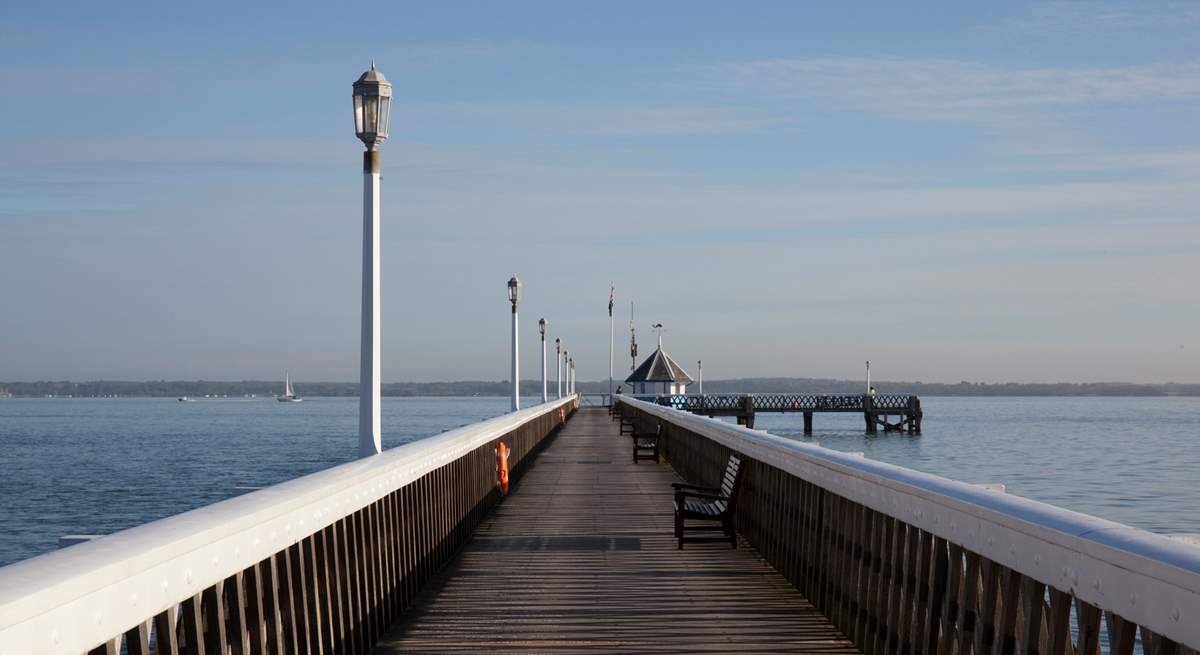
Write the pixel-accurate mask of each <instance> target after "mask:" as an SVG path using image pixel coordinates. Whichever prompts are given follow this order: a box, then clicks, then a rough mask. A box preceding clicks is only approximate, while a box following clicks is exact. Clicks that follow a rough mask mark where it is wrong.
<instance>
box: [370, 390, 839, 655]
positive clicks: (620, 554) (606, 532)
mask: <svg viewBox="0 0 1200 655" xmlns="http://www.w3.org/2000/svg"><path fill="white" fill-rule="evenodd" d="M630 447H631V446H630V440H629V437H628V436H624V437H622V436H618V434H617V424H616V423H614V422H612V421H611V420H610V419H609V418H608V414H607V412H606V411H605V410H604V409H602V408H583V409H581V410H580V411H579V412H577V413H576V414H575V417H574V418H573V419H572V420H571V421H570V422H569V423H568V424H567V427H566V428H565V429H564V430H563V431H562V432H561V433H560V434H559V435H558V436H557V437H555V439H554V441H553V442H552V443H551V444H550V446H549V447H548V448H547V449H546V450H545V451H543V453H542V454H541V455H540V456H539V458H538V460H537V463H536V464H535V465H534V466H533V467H532V468H531V469H530V470H529V472H528V473H527V474H526V476H525V478H524V479H523V480H522V481H521V483H520V484H519V485H516V486H514V488H513V491H512V494H511V495H510V496H509V497H508V498H507V499H506V500H505V501H504V502H503V503H501V505H500V506H499V507H498V509H497V511H496V512H494V513H493V514H492V516H491V517H489V518H488V519H487V520H486V521H485V522H484V523H483V525H481V526H480V528H479V529H478V530H477V531H476V533H475V535H474V536H473V537H472V539H471V540H470V542H469V543H468V544H467V546H466V548H465V549H464V550H463V552H462V553H460V555H459V556H458V557H457V558H456V559H455V560H454V562H453V563H451V564H450V565H449V566H448V567H446V569H444V570H443V571H442V572H441V573H440V574H438V576H437V577H436V578H435V579H434V580H433V581H432V582H431V583H430V585H429V587H428V588H427V589H426V591H425V592H424V593H423V594H422V595H421V596H420V597H419V598H418V600H417V602H416V605H415V607H414V608H413V609H412V610H411V611H410V612H409V613H407V614H406V615H405V618H404V619H403V620H402V621H401V622H400V623H398V624H397V625H396V626H395V627H394V628H393V629H392V630H391V631H390V632H389V633H388V634H387V635H385V636H384V638H383V639H382V640H381V641H380V643H379V644H378V645H377V647H376V649H375V651H374V652H375V653H381V654H382V653H400V652H404V653H452V652H488V653H497V652H503V653H531V652H537V653H549V652H553V653H601V652H637V653H645V652H652V653H698V652H704V653H715V652H728V653H734V652H736V653H838V654H850V653H857V652H858V651H857V650H856V649H855V648H854V646H853V645H852V644H851V643H850V642H849V641H848V640H847V639H846V638H845V637H844V636H842V634H841V633H840V632H838V630H837V629H836V628H834V627H833V626H832V625H831V624H830V623H829V622H828V621H827V620H826V619H825V617H824V616H823V615H821V614H820V613H819V612H817V611H816V610H815V609H813V607H812V605H810V604H809V602H808V601H807V600H806V599H805V598H804V597H803V596H801V595H800V594H799V593H798V592H797V591H796V590H795V588H794V587H792V586H791V585H790V584H788V582H787V581H786V580H784V578H783V577H782V576H780V575H779V574H778V573H777V572H776V571H775V570H774V569H773V568H772V567H771V566H770V565H768V564H767V563H765V562H764V561H763V560H762V559H761V558H760V557H759V556H758V555H757V554H756V553H755V552H754V551H753V550H751V549H750V548H748V547H746V546H745V544H743V545H742V546H740V547H739V548H738V549H737V550H733V549H731V548H729V546H728V545H727V544H718V543H713V544H689V545H688V547H687V549H686V550H683V551H680V550H677V549H676V544H675V540H674V538H673V537H672V519H671V487H670V483H671V482H674V481H677V477H676V476H675V474H674V472H673V471H672V470H671V468H670V467H669V466H667V465H666V464H661V465H656V464H654V463H653V462H650V463H647V462H641V463H639V464H637V465H634V464H633V463H632V461H631V454H630Z"/></svg>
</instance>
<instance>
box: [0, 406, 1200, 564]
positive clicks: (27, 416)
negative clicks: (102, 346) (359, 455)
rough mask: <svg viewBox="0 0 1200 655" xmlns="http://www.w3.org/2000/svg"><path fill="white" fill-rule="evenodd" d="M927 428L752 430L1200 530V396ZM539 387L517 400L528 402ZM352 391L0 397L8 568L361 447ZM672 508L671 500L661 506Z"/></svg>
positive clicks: (1164, 526) (943, 413) (432, 409)
mask: <svg viewBox="0 0 1200 655" xmlns="http://www.w3.org/2000/svg"><path fill="white" fill-rule="evenodd" d="M921 401H922V408H923V409H924V412H925V419H924V422H923V426H922V427H923V432H924V434H923V435H922V436H920V437H910V436H905V435H900V434H895V433H880V434H879V435H877V436H872V437H867V436H864V435H863V419H862V416H861V415H855V414H817V415H816V416H815V417H814V423H815V425H814V428H815V434H814V435H813V436H811V437H805V436H803V435H802V432H803V419H802V417H801V415H800V414H760V415H759V416H758V417H757V418H756V425H755V427H757V428H760V429H767V430H769V431H771V432H774V433H776V434H780V435H784V436H789V437H792V438H795V439H800V440H805V441H815V442H819V443H820V444H821V445H822V446H827V447H829V448H834V449H838V450H845V451H864V452H865V453H866V455H867V457H870V458H874V459H879V460H882V461H886V462H891V463H893V464H899V465H901V466H907V467H910V468H915V469H918V470H921V471H926V472H929V473H935V474H939V475H944V476H947V477H951V478H955V479H958V480H963V481H965V482H976V483H996V482H999V483H1003V484H1005V485H1006V487H1007V490H1008V492H1009V493H1013V494H1020V495H1023V496H1027V497H1030V498H1035V499H1038V500H1042V501H1046V502H1049V503H1053V504H1056V505H1060V506H1063V507H1067V508H1070V509H1074V510H1078V511H1083V512H1087V513H1090V514H1096V515H1098V516H1102V517H1104V518H1108V519H1111V520H1115V521H1120V522H1122V523H1128V524H1130V525H1135V526H1138V527H1141V528H1145V529H1148V530H1153V531H1158V532H1185V533H1196V532H1200V512H1198V511H1197V508H1200V485H1197V480H1200V443H1198V440H1200V398H922V399H921ZM536 402H537V399H534V398H529V399H525V400H524V401H523V406H531V405H533V404H535V403H536ZM508 404H509V401H508V399H507V398H384V399H383V404H382V414H383V416H382V421H383V423H382V424H383V446H384V448H393V447H395V446H398V445H401V444H403V443H407V442H410V441H413V440H416V439H421V438H424V437H427V436H431V435H434V434H438V433H440V432H442V431H445V430H447V429H451V428H456V427H459V426H462V425H466V424H470V423H475V422H477V421H480V420H483V419H486V418H491V417H493V416H498V415H500V414H502V413H504V412H506V411H508ZM357 434H358V401H357V399H354V398H308V399H305V402H303V403H299V404H289V403H278V402H276V401H275V400H274V399H270V398H266V399H262V398H259V399H240V398H239V399H232V398H231V399H203V398H201V399H197V400H196V402H187V403H181V402H177V401H176V400H175V399H2V400H0V452H2V453H3V458H4V462H3V466H0V565H4V564H8V563H11V562H14V561H17V560H20V559H24V558H27V557H32V556H34V555H38V554H40V553H44V552H47V551H50V550H53V549H54V548H55V547H56V545H57V541H58V538H59V537H60V536H62V535H65V534H107V533H111V532H114V531H116V530H121V529H124V528H128V527H132V526H135V525H139V524H142V523H145V522H147V521H152V520H155V519H159V518H163V517H166V516H170V515H172V514H177V513H179V512H182V511H186V510H189V509H192V508H195V507H200V506H202V505H206V504H209V503H212V502H216V501H218V500H222V499H225V498H228V497H230V496H231V495H233V491H234V488H235V487H237V486H265V485H270V484H274V483H277V482H282V481H284V480H288V479H291V478H294V477H297V476H300V475H304V474H307V473H312V472H313V471H318V470H321V469H324V468H328V467H330V466H334V465H336V464H341V463H343V462H346V461H349V460H351V459H353V458H354V456H355V454H356V452H357V448H358V437H357ZM664 511H669V509H668V508H664Z"/></svg>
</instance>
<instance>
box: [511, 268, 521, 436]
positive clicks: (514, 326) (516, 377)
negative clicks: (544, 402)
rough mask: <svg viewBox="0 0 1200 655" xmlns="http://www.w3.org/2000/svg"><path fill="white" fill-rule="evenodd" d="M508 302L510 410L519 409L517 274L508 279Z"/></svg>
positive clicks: (518, 297) (518, 293)
mask: <svg viewBox="0 0 1200 655" xmlns="http://www.w3.org/2000/svg"><path fill="white" fill-rule="evenodd" d="M508 302H510V303H512V381H513V394H512V411H514V412H515V411H517V410H518V409H521V365H520V364H519V363H518V362H517V356H518V354H519V353H520V349H519V348H518V347H517V304H518V303H520V302H521V281H520V280H518V279H517V276H515V275H514V276H512V277H511V278H509V280H508Z"/></svg>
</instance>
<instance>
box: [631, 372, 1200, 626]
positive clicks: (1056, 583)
mask: <svg viewBox="0 0 1200 655" xmlns="http://www.w3.org/2000/svg"><path fill="white" fill-rule="evenodd" d="M618 399H619V400H621V401H622V402H626V403H629V404H630V405H631V406H633V407H636V408H638V409H640V410H642V411H644V412H647V413H649V414H652V415H654V416H657V417H659V418H661V419H663V420H664V421H667V422H669V423H671V424H674V425H678V426H679V427H681V428H684V429H686V430H688V431H690V432H693V433H695V434H699V435H702V436H704V437H707V438H709V439H712V440H713V441H716V442H717V443H720V444H722V445H724V446H726V447H728V448H730V449H733V450H736V451H738V452H741V453H743V454H745V455H747V456H749V457H751V458H753V459H755V460H758V461H760V462H763V463H765V464H768V465H770V466H774V467H776V468H779V469H781V470H784V471H786V472H788V473H791V474H792V475H795V476H797V477H799V478H801V479H803V480H806V481H808V482H810V483H813V484H815V485H817V486H819V487H821V488H823V489H825V490H827V491H830V492H832V493H834V494H837V495H839V496H842V497H844V498H847V499H849V500H851V501H854V502H857V503H860V504H862V505H865V506H867V507H870V508H871V509H874V510H875V511H878V512H881V513H883V514H886V515H889V516H892V517H894V518H897V519H899V520H901V521H904V522H905V523H907V524H909V525H912V526H916V527H917V528H920V529H921V530H924V531H926V532H929V533H931V534H934V535H936V536H939V537H941V538H943V539H946V540H947V541H949V542H952V543H956V544H959V545H961V546H962V547H964V548H966V549H968V550H970V551H973V552H975V553H978V554H980V555H983V556H984V557H987V558H988V559H990V560H992V561H994V562H998V563H1000V564H1003V565H1004V566H1006V567H1008V568H1010V569H1013V570H1015V571H1017V572H1019V573H1022V574H1024V575H1026V576H1029V577H1031V578H1034V579H1036V580H1039V581H1041V582H1043V583H1045V584H1048V585H1051V586H1053V587H1056V588H1058V589H1060V590H1063V591H1071V592H1073V593H1074V594H1075V595H1076V596H1077V597H1078V598H1080V599H1082V600H1084V601H1086V602H1088V603H1091V604H1092V605H1095V606H1097V607H1099V608H1101V609H1104V610H1109V611H1112V612H1114V613H1116V614H1118V615H1120V616H1122V617H1124V618H1125V619H1126V620H1129V621H1133V622H1134V623H1137V624H1139V625H1143V626H1145V627H1146V628H1149V629H1150V630H1152V631H1154V632H1155V633H1157V634H1159V635H1164V636H1166V637H1168V638H1169V639H1172V640H1174V641H1176V642H1179V643H1182V644H1185V645H1187V646H1189V647H1191V648H1197V647H1200V548H1196V547H1195V546H1192V545H1190V544H1186V543H1182V542H1180V541H1178V540H1173V539H1169V538H1167V537H1165V536H1163V535H1157V534H1154V533H1151V532H1147V531H1145V530H1141V529H1138V528H1134V527H1130V526H1128V525H1123V524H1121V523H1115V522H1113V521H1108V520H1105V519H1101V518H1097V517H1095V516H1091V515H1088V514H1082V513H1080V512H1073V511H1071V510H1067V509H1063V508H1061V507H1056V506H1054V505H1049V504H1047V503H1042V502H1038V501H1035V500H1030V499H1028V498H1022V497H1020V496H1014V495H1012V494H1004V493H997V492H994V491H988V490H985V489H981V488H979V487H976V486H974V485H970V484H966V483H963V482H957V481H955V480H950V479H948V478H943V477H940V476H936V475H930V474H927V473H921V472H918V471H914V470H912V469H907V468H904V467H901V466H895V465H892V464H886V463H883V462H878V461H873V460H869V459H864V458H861V457H855V456H853V455H850V454H848V453H842V452H839V451H836V450H831V449H828V448H823V447H821V446H814V445H810V444H806V443H802V442H799V441H795V440H793V439H785V438H783V437H778V436H775V435H772V434H768V433H766V432H762V431H757V430H751V429H748V428H743V427H739V426H736V425H732V424H729V423H726V422H724V421H720V420H718V419H710V418H707V417H703V416H697V415H695V414H691V413H688V412H684V411H681V410H676V409H671V408H669V407H664V406H662V405H656V404H653V403H648V402H643V401H640V400H635V399H632V398H630V397H628V396H618Z"/></svg>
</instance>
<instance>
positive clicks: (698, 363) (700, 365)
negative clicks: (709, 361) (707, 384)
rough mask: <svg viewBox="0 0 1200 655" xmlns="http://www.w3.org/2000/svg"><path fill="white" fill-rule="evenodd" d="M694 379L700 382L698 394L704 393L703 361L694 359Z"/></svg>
mask: <svg viewBox="0 0 1200 655" xmlns="http://www.w3.org/2000/svg"><path fill="white" fill-rule="evenodd" d="M696 381H697V382H699V383H700V395H701V396H703V395H704V361H703V360H700V359H697V360H696Z"/></svg>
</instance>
